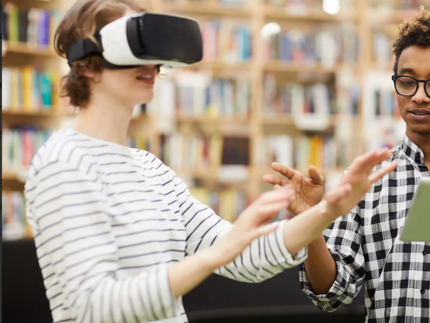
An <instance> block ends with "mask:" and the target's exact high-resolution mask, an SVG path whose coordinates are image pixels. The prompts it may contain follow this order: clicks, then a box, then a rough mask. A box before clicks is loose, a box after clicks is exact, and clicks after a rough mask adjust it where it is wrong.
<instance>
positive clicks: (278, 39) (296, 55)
mask: <svg viewBox="0 0 430 323" xmlns="http://www.w3.org/2000/svg"><path fill="white" fill-rule="evenodd" d="M264 44H265V47H266V48H264V49H263V53H264V60H265V62H267V63H268V62H271V61H280V62H282V63H284V64H292V63H296V64H297V63H300V64H306V65H313V64H321V65H322V66H323V67H325V68H333V67H335V65H336V64H349V65H355V64H356V63H357V60H358V53H359V49H360V44H359V38H358V35H357V31H356V30H355V27H354V26H353V25H352V24H349V23H345V24H343V25H342V27H341V28H339V25H333V24H317V25H314V27H313V28H312V29H311V30H307V31H304V30H301V29H297V28H294V29H290V30H283V31H282V32H281V33H280V34H278V35H276V36H275V37H273V38H272V39H271V40H267V41H265V42H264Z"/></svg>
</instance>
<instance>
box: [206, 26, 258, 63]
mask: <svg viewBox="0 0 430 323" xmlns="http://www.w3.org/2000/svg"><path fill="white" fill-rule="evenodd" d="M200 26H201V31H202V35H203V61H206V62H212V61H218V60H220V61H222V62H225V63H229V64H236V63H246V62H248V61H249V60H250V58H251V31H250V27H249V26H248V25H244V24H237V23H236V22H230V21H228V20H224V21H222V22H221V21H219V20H212V21H206V22H204V23H202V24H201V25H200Z"/></svg>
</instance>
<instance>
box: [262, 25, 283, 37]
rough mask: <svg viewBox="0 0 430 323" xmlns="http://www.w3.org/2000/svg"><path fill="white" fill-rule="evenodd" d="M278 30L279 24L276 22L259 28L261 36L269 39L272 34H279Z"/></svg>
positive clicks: (279, 30)
mask: <svg viewBox="0 0 430 323" xmlns="http://www.w3.org/2000/svg"><path fill="white" fill-rule="evenodd" d="M280 32H281V26H279V24H277V23H276V22H271V23H269V24H267V25H265V26H264V27H263V28H262V29H261V37H263V38H264V39H267V40H270V39H271V38H272V37H273V36H275V35H276V34H279V33H280Z"/></svg>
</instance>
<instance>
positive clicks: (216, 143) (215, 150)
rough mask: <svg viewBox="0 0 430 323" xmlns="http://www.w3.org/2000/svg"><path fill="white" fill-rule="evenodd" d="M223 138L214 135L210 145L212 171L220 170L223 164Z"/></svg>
mask: <svg viewBox="0 0 430 323" xmlns="http://www.w3.org/2000/svg"><path fill="white" fill-rule="evenodd" d="M222 147H223V138H222V136H220V135H213V136H212V137H211V139H210V144H209V164H210V168H211V169H218V168H219V167H220V166H221V162H222Z"/></svg>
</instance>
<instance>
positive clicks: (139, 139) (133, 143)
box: [127, 133, 150, 151]
mask: <svg viewBox="0 0 430 323" xmlns="http://www.w3.org/2000/svg"><path fill="white" fill-rule="evenodd" d="M149 143H150V142H149V140H148V138H147V137H146V135H145V134H143V133H135V134H133V135H131V136H128V137H127V146H128V147H131V148H136V149H141V150H146V151H150V144H149Z"/></svg>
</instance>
